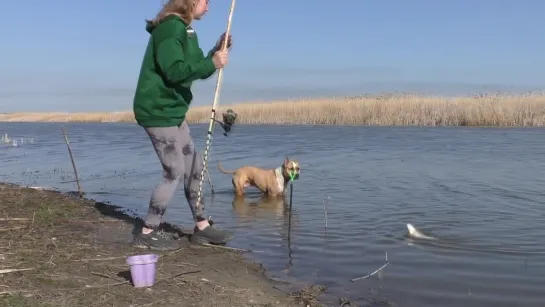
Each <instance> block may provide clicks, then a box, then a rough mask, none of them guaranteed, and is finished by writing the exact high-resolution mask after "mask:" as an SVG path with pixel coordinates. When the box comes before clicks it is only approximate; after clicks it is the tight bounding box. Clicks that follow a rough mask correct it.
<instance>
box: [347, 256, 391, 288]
mask: <svg viewBox="0 0 545 307" xmlns="http://www.w3.org/2000/svg"><path fill="white" fill-rule="evenodd" d="M389 263H390V262H388V252H386V263H385V264H384V265H382V266H381V267H380V268H378V269H376V270H375V271H374V272H373V273H371V274H367V275H365V276H362V277H358V278H354V279H352V280H350V281H351V282H354V281H356V280H360V279H366V278H369V277H371V276H373V275H375V274H377V273H380V272H381V271H382V270H383V269H384V268H385V267H386V266H387V265H388V264H389Z"/></svg>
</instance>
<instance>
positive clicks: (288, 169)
mask: <svg viewBox="0 0 545 307" xmlns="http://www.w3.org/2000/svg"><path fill="white" fill-rule="evenodd" d="M300 173H301V168H300V167H299V161H297V160H293V159H290V158H288V157H286V159H284V163H283V164H282V175H283V176H284V178H285V179H286V180H290V179H291V178H293V180H297V179H299V174H300Z"/></svg>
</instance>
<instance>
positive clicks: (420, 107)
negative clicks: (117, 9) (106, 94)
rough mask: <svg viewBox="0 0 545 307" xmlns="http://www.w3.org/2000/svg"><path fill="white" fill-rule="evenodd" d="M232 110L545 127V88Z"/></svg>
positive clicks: (244, 117)
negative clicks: (509, 92)
mask: <svg viewBox="0 0 545 307" xmlns="http://www.w3.org/2000/svg"><path fill="white" fill-rule="evenodd" d="M227 109H233V110H234V111H235V112H236V113H238V117H237V121H236V123H235V125H238V124H239V125H243V124H257V125H260V124H261V125H271V124H272V125H346V126H402V127H403V126H407V127H412V126H421V127H422V126H468V127H545V93H529V94H518V95H515V94H479V95H474V96H460V97H441V96H423V95H411V94H382V95H369V96H357V97H332V98H317V99H298V100H285V101H271V102H259V103H239V104H232V105H223V106H222V105H220V107H219V108H218V110H217V112H216V116H217V119H219V120H221V113H222V112H224V111H225V110H227ZM210 112H211V109H210V107H209V106H192V107H190V109H189V111H188V114H187V121H188V123H189V124H204V123H208V122H209V120H210ZM0 122H48V123H53V122H55V123H70V122H71V123H135V120H134V115H133V113H132V111H131V110H128V111H121V112H79V113H70V112H19V113H4V114H0Z"/></svg>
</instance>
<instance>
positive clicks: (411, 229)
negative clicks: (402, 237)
mask: <svg viewBox="0 0 545 307" xmlns="http://www.w3.org/2000/svg"><path fill="white" fill-rule="evenodd" d="M407 229H408V230H409V236H411V237H413V238H417V239H425V240H436V239H435V238H434V237H430V236H427V235H425V234H424V233H423V232H421V231H420V230H418V229H416V227H414V226H413V225H412V224H407Z"/></svg>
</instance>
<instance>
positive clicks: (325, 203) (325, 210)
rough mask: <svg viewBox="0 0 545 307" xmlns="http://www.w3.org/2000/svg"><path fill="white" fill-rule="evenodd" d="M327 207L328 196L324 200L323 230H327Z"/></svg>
mask: <svg viewBox="0 0 545 307" xmlns="http://www.w3.org/2000/svg"><path fill="white" fill-rule="evenodd" d="M328 205H329V196H328V197H327V198H326V199H324V217H325V228H327V206H328Z"/></svg>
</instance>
